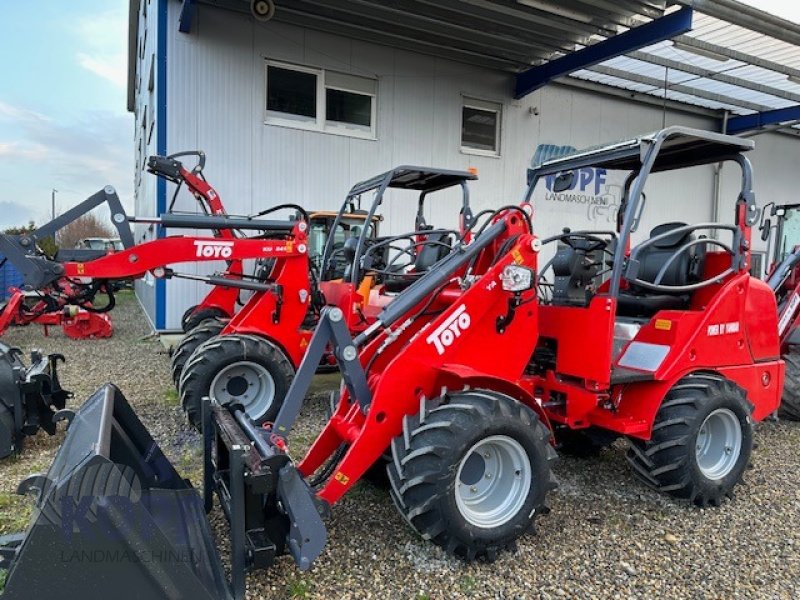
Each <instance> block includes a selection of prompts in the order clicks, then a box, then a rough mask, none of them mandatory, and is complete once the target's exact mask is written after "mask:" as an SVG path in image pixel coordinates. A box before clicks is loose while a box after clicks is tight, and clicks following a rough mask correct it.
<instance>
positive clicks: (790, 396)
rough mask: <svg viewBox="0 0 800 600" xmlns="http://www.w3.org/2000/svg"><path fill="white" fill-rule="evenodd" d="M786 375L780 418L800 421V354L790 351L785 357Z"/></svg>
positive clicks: (779, 409)
mask: <svg viewBox="0 0 800 600" xmlns="http://www.w3.org/2000/svg"><path fill="white" fill-rule="evenodd" d="M783 360H784V362H785V363H786V374H785V377H784V379H783V396H782V397H781V405H780V408H778V416H779V417H781V418H782V419H786V420H788V421H800V352H798V351H797V350H795V349H791V350H789V352H787V353H786V354H784V355H783Z"/></svg>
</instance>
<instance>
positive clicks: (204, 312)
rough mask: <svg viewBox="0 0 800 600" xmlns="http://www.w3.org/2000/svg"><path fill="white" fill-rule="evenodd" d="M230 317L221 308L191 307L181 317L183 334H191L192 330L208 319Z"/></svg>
mask: <svg viewBox="0 0 800 600" xmlns="http://www.w3.org/2000/svg"><path fill="white" fill-rule="evenodd" d="M229 318H230V315H229V314H228V313H226V312H225V311H224V310H222V309H221V308H201V309H199V310H198V308H197V306H196V305H195V306H190V307H189V308H187V309H186V312H185V313H183V317H181V329H183V333H189V332H190V331H191V330H192V329H194V328H195V327H197V326H198V325H200V323H202V322H203V321H205V320H206V319H229Z"/></svg>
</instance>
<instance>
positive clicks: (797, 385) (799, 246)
mask: <svg viewBox="0 0 800 600" xmlns="http://www.w3.org/2000/svg"><path fill="white" fill-rule="evenodd" d="M767 208H770V211H769V213H767ZM762 215H763V216H762V224H761V233H762V235H761V237H762V239H763V240H764V241H768V242H769V245H768V252H767V254H768V256H769V255H770V254H771V256H770V259H771V261H772V264H771V265H770V268H769V272H768V276H767V283H768V284H769V286H770V288H772V290H773V291H774V292H775V298H776V300H777V302H778V335H780V339H781V355H782V356H783V360H784V362H785V363H786V378H785V382H784V386H783V398H782V401H781V407H780V409H779V410H778V414H779V415H780V416H781V417H782V418H784V419H789V420H792V421H800V349H798V346H800V323H799V321H800V204H785V205H775V204H770V205H767V206H766V207H764V211H763V213H762ZM767 215H769V216H767ZM773 219H774V222H773ZM770 249H771V250H772V252H771V253H770V252H769V250H770Z"/></svg>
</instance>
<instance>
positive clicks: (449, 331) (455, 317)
mask: <svg viewBox="0 0 800 600" xmlns="http://www.w3.org/2000/svg"><path fill="white" fill-rule="evenodd" d="M471 323H472V320H471V319H470V316H469V313H468V312H467V307H466V306H464V305H463V304H462V305H461V306H459V307H458V309H457V310H456V311H455V312H454V313H453V314H452V315H450V316H449V317H447V319H446V320H445V322H444V323H442V324H441V325H439V327H437V328H436V331H434V332H433V333H432V334H430V335H429V336H428V337H427V338H425V341H426V342H428V343H429V344H433V346H434V347H435V348H436V352H437V354H439V355H442V354H444V351H445V349H447V348H449V347H450V346H452V345H453V342H455V341H456V339H457V338H459V337H461V334H462V333H463V332H464V331H466V330H467V329H469V326H470V324H471Z"/></svg>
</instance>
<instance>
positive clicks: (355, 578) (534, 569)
mask: <svg viewBox="0 0 800 600" xmlns="http://www.w3.org/2000/svg"><path fill="white" fill-rule="evenodd" d="M113 319H114V326H115V336H114V338H113V339H111V340H100V341H77V342H76V341H71V340H69V339H67V338H65V337H64V336H63V334H62V333H61V332H60V331H56V330H54V331H53V332H52V333H51V336H50V337H49V338H45V337H43V335H42V333H41V330H40V329H39V328H37V327H27V328H18V329H13V330H11V331H10V332H9V333H8V334H7V335H6V336H4V338H3V341H4V342H5V343H9V344H13V345H17V346H20V347H22V348H23V349H25V350H29V349H30V348H32V347H41V348H42V349H44V350H45V351H50V352H53V351H58V352H62V353H63V354H65V355H66V357H67V365H66V366H65V367H64V369H63V375H62V378H63V382H64V384H65V386H66V387H68V388H70V389H72V390H74V391H75V392H76V398H75V400H74V401H73V403H74V404H75V405H78V404H79V403H80V402H81V401H82V400H83V399H84V398H85V397H86V396H88V395H89V394H90V393H91V392H92V391H93V390H94V389H95V388H96V387H97V386H99V385H101V384H102V383H104V382H106V381H112V382H115V383H116V384H117V385H119V387H120V388H121V389H122V391H123V392H124V393H125V394H126V396H127V397H128V399H129V400H130V401H131V402H132V403H133V405H134V406H135V407H136V409H137V411H138V413H139V415H140V417H141V418H142V420H143V421H144V423H145V424H146V425H147V426H148V427H149V428H150V430H151V432H153V434H154V436H155V437H156V439H157V440H158V441H159V443H160V444H161V445H162V447H163V448H164V450H165V452H166V453H167V454H168V455H169V457H170V458H171V459H172V460H173V462H174V464H175V465H176V467H177V468H178V470H179V471H181V472H182V473H183V474H184V475H186V476H188V477H190V478H191V479H193V480H194V481H199V479H198V475H199V473H200V453H199V450H198V445H199V444H198V441H199V438H198V437H197V435H196V434H194V433H193V432H192V431H190V430H189V429H188V428H187V427H186V426H185V425H184V420H183V416H182V413H181V411H180V408H179V407H178V405H177V397H176V395H175V393H174V391H173V390H172V388H171V383H170V382H171V380H170V376H169V358H168V357H167V355H166V353H165V352H164V351H163V348H162V347H161V345H160V344H159V343H158V342H157V341H156V340H153V339H145V337H146V336H147V334H148V327H147V325H146V322H145V320H144V318H143V317H142V315H141V313H140V311H139V308H138V305H137V304H136V302H135V300H133V299H132V298H131V297H127V298H123V300H122V302H121V303H120V306H119V307H118V309H116V310H115V311H114V313H113ZM323 420H324V402H323V401H322V399H321V398H320V397H318V396H317V397H312V398H310V399H309V402H308V404H307V407H306V408H305V410H304V412H303V415H302V417H301V420H300V422H299V424H298V427H297V431H296V432H295V433H294V434H293V438H292V440H293V445H294V447H297V448H298V449H300V448H302V447H305V446H306V445H307V444H308V443H310V441H311V440H312V439H313V434H314V432H315V431H316V430H318V429H319V427H320V426H321V424H322V422H323ZM62 437H63V436H62V435H61V434H59V435H56V436H55V437H53V438H50V437H48V436H47V435H45V434H40V435H39V436H37V437H36V438H35V439H34V440H31V443H29V444H28V446H27V447H26V449H25V452H24V454H23V455H22V456H21V457H19V458H17V459H13V460H10V461H5V462H4V463H2V465H0V473H1V474H2V476H1V477H0V533H6V532H8V531H12V530H18V529H19V528H20V527H21V526H24V524H25V523H26V522H27V519H28V515H29V502H28V501H27V500H25V499H18V498H17V497H16V496H13V490H14V487H15V486H16V483H17V482H18V481H19V479H21V478H22V477H23V476H24V475H26V474H28V473H31V472H34V471H44V470H46V468H47V466H48V465H49V463H50V461H51V460H52V457H53V455H54V453H55V450H56V448H57V447H58V444H59V443H60V441H61V439H62ZM756 443H757V448H756V449H755V451H754V455H753V467H752V468H751V469H750V470H748V471H747V473H746V476H745V480H744V483H743V485H741V486H740V487H739V488H738V494H737V497H736V499H735V501H733V502H729V503H727V504H726V505H724V506H723V507H721V508H709V509H696V508H690V507H688V506H686V505H684V504H681V503H678V502H673V501H672V500H670V499H668V498H666V497H664V496H661V495H659V494H656V493H654V492H651V491H649V490H648V489H646V488H645V487H643V486H642V484H640V483H639V482H638V481H637V480H635V479H634V478H633V476H632V475H631V473H630V472H629V470H628V468H627V466H626V463H625V459H624V451H625V445H624V443H622V442H619V443H617V444H616V445H615V446H613V447H612V448H610V449H608V450H605V451H604V452H603V453H602V454H601V455H600V456H599V457H597V458H592V459H572V458H568V457H564V458H562V459H561V461H560V462H559V464H558V465H557V467H556V474H557V476H558V479H559V482H560V487H559V489H558V490H557V491H556V492H555V493H553V494H552V495H551V496H550V502H549V505H550V508H551V509H552V510H551V512H550V513H549V514H547V515H544V516H542V517H540V518H539V519H538V521H537V534H536V535H533V534H531V535H527V536H525V537H524V538H522V539H521V540H520V543H519V550H518V551H517V552H516V553H515V554H509V553H507V554H503V555H501V556H500V557H499V558H498V560H497V561H496V562H495V563H493V564H485V563H479V564H473V565H465V564H463V563H461V562H459V561H457V560H453V559H451V558H449V557H447V556H445V555H444V554H443V553H442V552H441V551H440V550H439V549H438V548H436V547H435V546H433V545H431V544H429V543H427V542H425V541H423V540H422V539H420V538H418V537H417V536H416V535H415V534H414V533H413V532H412V531H411V530H410V529H409V528H408V527H407V526H406V524H405V523H404V522H403V520H402V519H401V517H400V516H399V514H398V513H397V512H396V511H395V509H394V507H393V506H392V503H391V501H390V499H389V497H388V495H387V494H386V492H384V491H383V490H381V489H378V488H376V487H373V486H371V485H370V484H368V483H361V484H359V485H358V486H356V488H355V489H354V490H353V491H352V492H351V493H350V494H349V495H348V496H346V497H345V498H344V499H343V500H342V502H341V503H340V504H338V505H336V506H335V507H334V509H333V516H332V518H331V520H330V522H329V524H328V525H329V538H330V540H329V544H328V547H327V549H326V551H325V553H324V554H323V556H322V557H321V558H320V559H319V560H318V561H317V562H316V563H315V566H314V568H313V569H312V570H311V571H309V572H308V573H301V572H300V571H299V570H298V569H297V568H296V567H295V566H294V564H293V563H292V561H291V559H289V558H287V557H284V558H281V559H280V560H279V561H278V563H277V564H276V565H275V566H274V567H273V568H272V569H271V570H270V571H268V572H258V573H256V574H255V575H253V576H251V577H250V578H249V580H248V598H265V599H285V598H326V599H331V598H337V599H339V598H342V599H344V598H352V599H362V598H363V599H366V598H393V599H394V598H398V599H409V600H423V599H445V598H497V599H517V598H560V597H565V598H652V597H657V598H662V597H663V598H675V599H679V598H686V599H695V598H709V599H722V598H734V597H735V598H787V599H794V598H799V597H800V529H798V528H797V527H796V526H795V524H796V523H797V522H799V521H800V519H798V517H800V485H798V483H799V482H800V468H799V467H800V457H799V456H798V453H797V451H796V448H798V447H800V424H794V423H788V422H780V423H776V422H766V423H763V424H761V425H759V427H758V429H757V433H756ZM212 522H213V525H214V529H215V531H216V534H217V536H218V538H220V539H222V540H223V542H224V536H225V526H224V519H223V518H222V517H221V516H220V514H219V511H215V513H214V514H212ZM223 545H224V543H223Z"/></svg>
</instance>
